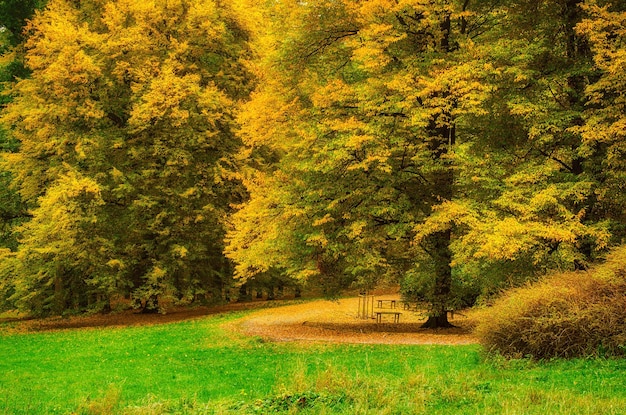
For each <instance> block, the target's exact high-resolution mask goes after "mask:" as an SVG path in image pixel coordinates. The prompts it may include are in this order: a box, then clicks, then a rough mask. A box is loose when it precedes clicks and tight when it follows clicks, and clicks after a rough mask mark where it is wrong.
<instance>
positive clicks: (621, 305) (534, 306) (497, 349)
mask: <svg viewBox="0 0 626 415" xmlns="http://www.w3.org/2000/svg"><path fill="white" fill-rule="evenodd" d="M476 334H477V336H478V337H479V338H480V340H481V343H482V344H483V346H484V347H485V348H486V349H487V350H488V351H489V352H492V353H499V354H501V355H503V356H506V357H532V358H534V359H546V358H553V357H565V358H569V357H588V356H623V355H625V354H626V247H622V248H619V249H617V250H615V251H614V252H613V253H612V254H611V255H610V256H609V258H607V261H606V262H605V263H603V264H602V265H600V266H598V267H596V268H594V269H591V270H589V271H584V272H567V273H558V274H554V275H551V276H549V277H547V278H546V279H544V280H542V281H540V282H537V283H534V284H531V285H529V286H527V287H524V288H518V289H514V290H511V291H510V292H508V293H506V294H505V295H504V296H503V297H502V298H500V299H499V300H497V301H496V303H495V304H494V306H493V307H491V308H490V309H489V311H488V312H486V313H485V315H484V317H483V318H482V319H481V322H480V323H479V324H478V326H477V328H476Z"/></svg>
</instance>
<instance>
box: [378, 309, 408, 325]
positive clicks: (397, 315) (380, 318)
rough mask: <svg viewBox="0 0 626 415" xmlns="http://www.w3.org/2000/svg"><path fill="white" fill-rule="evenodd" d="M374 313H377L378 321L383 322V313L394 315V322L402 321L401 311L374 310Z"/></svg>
mask: <svg viewBox="0 0 626 415" xmlns="http://www.w3.org/2000/svg"><path fill="white" fill-rule="evenodd" d="M374 314H375V315H376V323H382V322H383V315H387V314H388V315H393V322H394V323H399V322H400V314H402V313H401V312H399V311H374Z"/></svg>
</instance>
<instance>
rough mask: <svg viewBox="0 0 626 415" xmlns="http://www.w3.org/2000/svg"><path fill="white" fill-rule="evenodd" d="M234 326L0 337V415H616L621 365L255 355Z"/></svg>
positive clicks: (331, 353)
mask: <svg viewBox="0 0 626 415" xmlns="http://www.w3.org/2000/svg"><path fill="white" fill-rule="evenodd" d="M242 315H243V314H242V313H231V314H222V315H217V316H209V317H204V318H201V319H195V320H189V321H184V322H178V323H170V324H164V325H156V326H143V327H125V328H101V329H82V330H63V331H55V332H42V333H23V334H22V333H12V332H11V331H9V330H6V325H5V329H4V330H2V328H1V327H0V332H4V334H0V414H67V413H75V414H265V413H286V414H287V413H288V414H292V413H302V414H494V415H495V414H542V415H547V414H616V415H617V414H624V413H626V388H625V387H624V385H626V360H617V359H616V360H608V359H607V360H605V359H594V360H585V359H580V360H569V361H564V360H554V361H549V362H532V361H529V360H504V359H494V358H491V359H487V358H485V357H484V356H483V354H482V352H481V350H480V347H479V346H475V345H473V346H400V345H338V344H322V343H319V344H297V343H267V342H263V341H262V340H260V339H258V338H247V337H242V336H239V335H236V334H233V333H232V332H231V331H229V330H227V329H225V328H224V327H223V326H224V324H225V323H229V322H232V321H235V320H236V319H238V318H241V317H242Z"/></svg>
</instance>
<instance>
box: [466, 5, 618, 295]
mask: <svg viewBox="0 0 626 415" xmlns="http://www.w3.org/2000/svg"><path fill="white" fill-rule="evenodd" d="M498 16H499V19H498V25H497V26H496V27H495V28H494V30H493V31H492V36H493V37H492V38H491V39H489V40H488V42H487V43H486V45H485V46H486V47H487V48H488V49H487V50H486V55H485V61H486V63H487V64H488V65H489V66H491V67H492V68H493V71H492V74H493V75H492V76H491V80H490V82H491V84H492V85H493V91H494V92H493V94H492V96H493V99H492V100H490V101H489V102H487V104H488V105H487V106H486V109H487V113H488V114H489V115H488V120H483V121H482V122H480V120H478V122H477V125H479V126H486V128H485V127H483V128H481V129H480V131H477V134H476V138H477V139H476V140H475V143H474V145H473V146H472V147H471V148H468V149H467V151H468V153H469V154H471V155H473V158H474V160H477V161H478V162H477V163H471V164H470V165H468V166H467V167H468V174H467V175H465V176H464V184H462V185H461V187H463V188H466V189H472V190H471V191H472V193H473V196H472V198H474V199H477V200H482V203H480V204H475V205H474V208H473V209H472V210H471V211H468V214H467V216H466V218H465V220H466V222H468V223H471V226H470V227H469V230H468V232H466V233H465V234H464V235H463V236H462V238H461V239H460V240H459V241H458V242H459V243H458V248H459V249H458V250H457V261H458V263H459V264H460V267H461V268H465V269H467V270H468V271H467V272H473V273H475V274H476V275H483V276H486V279H489V280H491V282H488V284H489V285H491V286H492V289H494V290H497V289H498V288H499V287H498V286H497V284H494V283H497V282H498V281H500V282H503V280H509V281H508V282H512V283H520V282H521V281H523V280H524V279H525V278H529V277H534V276H537V275H541V274H543V273H545V272H546V271H547V270H549V269H553V268H559V269H582V268H586V267H587V266H588V265H589V264H590V263H591V262H593V261H595V260H597V258H598V257H599V256H601V254H602V252H604V250H605V249H606V248H607V246H609V245H610V244H611V243H613V242H614V241H615V240H617V239H619V233H620V231H619V228H620V226H621V225H619V223H618V222H615V221H612V219H611V216H612V214H610V213H609V212H610V211H613V212H615V210H614V209H613V208H611V207H610V205H611V202H610V199H611V198H608V197H606V194H605V196H602V194H603V193H604V191H602V190H601V189H602V188H603V187H604V185H603V183H605V182H606V180H605V177H606V174H607V170H606V168H605V167H604V166H603V161H602V160H603V159H604V158H605V155H604V150H602V149H601V148H600V147H596V148H595V150H597V151H595V150H594V151H589V147H588V145H587V144H586V143H585V141H586V140H585V139H584V137H583V134H582V133H581V131H582V130H585V129H586V127H584V125H585V123H586V122H587V121H586V119H585V118H586V117H585V113H586V112H587V111H588V108H589V105H590V104H591V101H590V99H589V95H588V94H587V93H586V91H587V90H588V88H589V87H590V86H591V85H593V84H594V83H595V82H596V78H597V68H595V67H594V63H593V54H592V50H591V48H590V44H589V42H588V40H587V39H586V38H585V37H584V36H583V35H582V34H581V33H580V32H577V30H576V28H577V27H578V25H580V24H581V22H582V21H583V19H584V17H585V9H584V7H583V2H582V1H565V0H564V1H550V2H547V1H546V2H530V1H529V2H525V1H511V2H502V3H501V4H500V6H499V8H498ZM481 154H482V155H483V157H482V159H481V158H480V157H477V156H480V155H481ZM479 193H482V194H483V195H487V194H489V193H490V194H491V195H490V196H489V197H488V198H484V197H483V196H481V195H480V194H479ZM477 196H478V197H477ZM511 280H512V281H511Z"/></svg>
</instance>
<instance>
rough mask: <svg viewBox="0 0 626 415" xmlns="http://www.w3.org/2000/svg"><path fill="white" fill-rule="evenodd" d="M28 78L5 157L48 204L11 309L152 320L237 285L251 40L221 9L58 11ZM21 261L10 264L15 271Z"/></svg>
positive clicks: (115, 5)
mask: <svg viewBox="0 0 626 415" xmlns="http://www.w3.org/2000/svg"><path fill="white" fill-rule="evenodd" d="M28 31H29V32H28V33H29V38H28V40H27V43H26V49H27V54H26V62H27V65H28V67H29V69H30V70H31V71H32V76H31V77H30V78H29V79H24V80H21V81H19V82H18V83H17V84H16V85H15V87H14V91H13V93H14V95H15V97H16V98H15V100H14V101H13V102H12V103H10V104H9V105H8V107H7V109H6V111H5V114H4V116H3V122H4V124H5V125H6V126H7V127H8V128H10V130H11V133H12V135H13V136H14V137H15V138H16V139H17V140H19V142H20V151H19V152H18V153H16V154H8V155H6V160H7V161H6V163H5V166H7V167H8V168H9V169H10V170H11V171H12V172H13V174H14V176H15V178H16V180H17V182H18V183H19V187H20V193H21V195H22V197H23V198H24V199H25V200H27V201H28V202H29V204H31V206H33V209H32V211H31V214H32V220H31V221H29V222H28V223H26V224H24V225H23V226H22V227H21V228H20V230H19V232H20V235H21V236H20V247H19V250H18V251H17V252H16V253H10V254H5V255H4V258H3V264H4V267H5V269H6V268H7V267H9V268H11V269H12V272H11V273H10V274H11V275H13V282H12V284H13V287H14V291H15V292H14V294H13V295H12V300H13V301H14V303H16V304H17V305H19V306H20V307H21V308H24V309H29V310H31V311H34V312H38V313H50V312H54V313H59V312H62V311H64V310H68V309H76V310H84V309H86V308H90V309H102V308H105V309H106V308H107V307H108V306H109V302H110V300H111V298H112V297H113V296H115V295H120V294H126V293H130V294H132V297H133V298H134V300H135V301H137V303H141V304H142V306H143V307H144V309H146V310H157V309H158V301H159V300H163V299H164V298H169V299H170V300H175V301H191V300H193V299H195V298H198V297H210V296H212V295H219V293H220V291H221V289H222V288H223V286H224V285H228V284H229V275H230V265H229V263H228V261H227V260H226V259H225V258H224V257H223V255H222V253H221V252H222V239H223V232H224V231H223V224H224V218H225V216H226V214H227V213H228V211H229V205H230V203H231V202H233V201H237V200H240V198H241V190H240V189H239V186H238V184H237V182H236V181H234V180H233V179H232V175H231V174H230V169H231V160H230V158H231V157H230V155H231V154H232V153H233V152H234V151H235V150H236V149H237V148H238V145H239V144H238V139H237V138H236V137H235V136H234V134H233V132H232V131H233V111H234V106H235V104H236V102H237V101H238V100H240V99H242V98H244V97H245V96H246V95H247V93H248V85H249V82H250V79H251V75H250V73H249V72H248V71H247V69H246V67H245V64H244V60H245V59H246V56H247V55H248V49H247V46H246V37H247V35H246V31H245V30H244V28H243V27H242V25H241V24H240V23H239V21H238V18H237V16H236V13H235V12H234V11H233V9H232V8H230V7H227V6H225V5H222V4H218V3H216V2H214V1H212V0H206V1H205V0H203V1H188V0H176V1H168V2H159V1H134V0H122V1H108V0H93V1H87V2H80V3H76V2H68V1H65V0H53V1H51V2H49V4H48V6H47V8H46V9H45V11H43V12H41V13H38V14H37V15H36V17H35V18H34V19H33V21H32V23H31V24H30V25H29V27H28ZM7 264H8V265H7Z"/></svg>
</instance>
